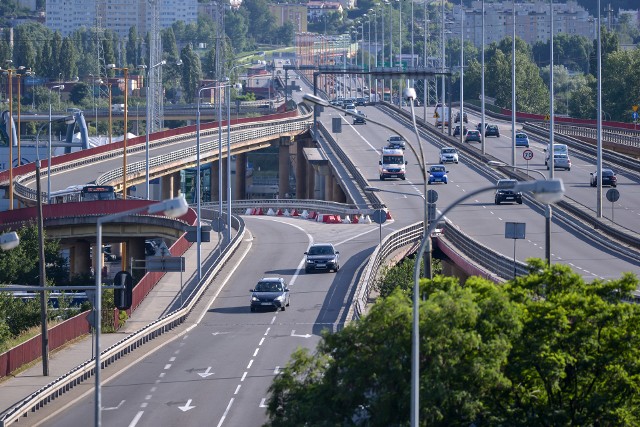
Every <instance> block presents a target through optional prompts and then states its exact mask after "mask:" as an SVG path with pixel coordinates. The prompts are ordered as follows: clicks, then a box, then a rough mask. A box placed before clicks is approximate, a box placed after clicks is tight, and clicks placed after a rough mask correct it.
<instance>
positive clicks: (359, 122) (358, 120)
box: [353, 110, 367, 125]
mask: <svg viewBox="0 0 640 427" xmlns="http://www.w3.org/2000/svg"><path fill="white" fill-rule="evenodd" d="M358 114H359V115H360V116H362V117H359V116H353V124H354V125H366V124H367V120H366V119H365V117H367V115H366V114H364V112H363V111H361V110H358Z"/></svg>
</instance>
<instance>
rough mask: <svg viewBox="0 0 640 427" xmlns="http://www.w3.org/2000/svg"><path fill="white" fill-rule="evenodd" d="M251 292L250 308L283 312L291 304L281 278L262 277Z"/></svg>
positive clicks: (287, 289) (285, 285) (252, 309)
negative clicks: (273, 309)
mask: <svg viewBox="0 0 640 427" xmlns="http://www.w3.org/2000/svg"><path fill="white" fill-rule="evenodd" d="M249 292H251V301H250V308H251V311H256V309H258V308H275V309H276V310H277V309H281V310H282V311H284V310H285V309H286V307H289V304H291V297H290V295H289V288H287V284H286V282H285V281H284V279H283V278H282V277H263V278H262V279H260V280H259V281H258V283H257V284H256V286H255V288H253V289H249Z"/></svg>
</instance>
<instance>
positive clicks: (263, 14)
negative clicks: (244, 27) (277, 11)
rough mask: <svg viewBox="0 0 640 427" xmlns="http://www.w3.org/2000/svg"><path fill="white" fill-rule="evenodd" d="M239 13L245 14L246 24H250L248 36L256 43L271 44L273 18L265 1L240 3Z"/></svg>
mask: <svg viewBox="0 0 640 427" xmlns="http://www.w3.org/2000/svg"><path fill="white" fill-rule="evenodd" d="M239 12H240V13H243V14H245V13H246V15H245V16H246V22H250V23H251V25H250V26H249V27H248V35H249V37H251V38H252V39H253V40H255V41H256V42H257V43H273V33H274V29H275V21H276V20H275V18H274V16H273V14H272V13H271V11H270V10H269V3H268V2H267V0H247V1H243V2H242V8H240V9H239Z"/></svg>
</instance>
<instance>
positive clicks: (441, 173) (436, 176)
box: [427, 165, 449, 185]
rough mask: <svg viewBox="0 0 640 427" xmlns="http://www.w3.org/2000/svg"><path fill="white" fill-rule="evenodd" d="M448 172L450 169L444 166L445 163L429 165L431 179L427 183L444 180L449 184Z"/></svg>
mask: <svg viewBox="0 0 640 427" xmlns="http://www.w3.org/2000/svg"><path fill="white" fill-rule="evenodd" d="M448 173H449V171H448V170H447V169H446V168H445V167H444V165H433V166H431V167H429V181H427V184H429V185H431V184H433V183H434V182H444V183H445V184H448V183H449V177H448V176H447V174H448Z"/></svg>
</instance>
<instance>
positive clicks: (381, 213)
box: [371, 209, 387, 224]
mask: <svg viewBox="0 0 640 427" xmlns="http://www.w3.org/2000/svg"><path fill="white" fill-rule="evenodd" d="M371 220H372V221H373V222H375V223H376V224H384V223H385V222H386V221H387V212H386V211H385V210H384V209H376V210H375V211H373V215H371Z"/></svg>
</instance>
